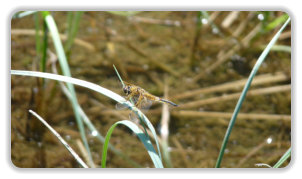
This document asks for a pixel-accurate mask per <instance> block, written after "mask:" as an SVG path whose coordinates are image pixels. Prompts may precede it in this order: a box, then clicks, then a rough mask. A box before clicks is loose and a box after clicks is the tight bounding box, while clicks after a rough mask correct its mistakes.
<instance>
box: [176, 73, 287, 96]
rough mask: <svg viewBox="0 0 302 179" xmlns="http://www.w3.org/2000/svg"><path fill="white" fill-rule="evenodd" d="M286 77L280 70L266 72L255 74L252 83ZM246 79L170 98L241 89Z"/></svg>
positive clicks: (269, 81) (281, 79)
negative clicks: (273, 72)
mask: <svg viewBox="0 0 302 179" xmlns="http://www.w3.org/2000/svg"><path fill="white" fill-rule="evenodd" d="M288 79H289V78H288V76H286V75H285V73H282V72H277V73H275V74H272V73H268V74H263V75H258V76H256V77H255V78H254V80H253V82H252V85H253V86H256V85H262V84H265V83H273V82H281V81H285V80H288ZM246 81H247V78H245V79H242V80H238V81H233V82H228V83H224V84H220V85H214V86H210V87H205V88H201V89H197V90H192V91H187V92H184V93H182V94H178V95H175V96H172V97H171V99H174V100H175V99H184V98H189V97H194V96H198V95H200V94H206V93H215V92H222V91H226V90H231V89H234V90H235V89H241V87H242V86H244V85H245V83H246Z"/></svg>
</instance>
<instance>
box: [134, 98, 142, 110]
mask: <svg viewBox="0 0 302 179" xmlns="http://www.w3.org/2000/svg"><path fill="white" fill-rule="evenodd" d="M142 100H143V95H139V97H138V99H137V101H136V104H135V106H136V107H139V108H140V105H141V103H142Z"/></svg>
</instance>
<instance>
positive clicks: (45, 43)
mask: <svg viewBox="0 0 302 179" xmlns="http://www.w3.org/2000/svg"><path fill="white" fill-rule="evenodd" d="M47 49H48V28H47V25H46V22H45V21H43V45H42V49H41V50H42V58H41V71H42V72H45V71H46V60H47Z"/></svg>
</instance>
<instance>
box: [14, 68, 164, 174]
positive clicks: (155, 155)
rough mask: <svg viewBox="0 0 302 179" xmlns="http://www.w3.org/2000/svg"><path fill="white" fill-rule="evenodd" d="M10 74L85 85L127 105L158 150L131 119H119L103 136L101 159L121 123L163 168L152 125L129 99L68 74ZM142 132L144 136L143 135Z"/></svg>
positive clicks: (18, 72) (16, 71)
mask: <svg viewBox="0 0 302 179" xmlns="http://www.w3.org/2000/svg"><path fill="white" fill-rule="evenodd" d="M11 74H12V75H23V76H32V77H40V78H47V79H52V80H57V81H61V82H65V83H69V84H75V85H79V86H82V87H86V88H89V89H91V90H94V91H96V92H99V93H101V94H103V95H105V96H107V97H109V98H111V99H113V100H115V101H117V102H119V103H122V104H125V105H127V106H129V108H130V109H132V110H133V111H134V112H135V113H136V114H137V115H138V116H141V117H142V121H143V122H144V123H145V124H146V126H147V127H148V128H149V129H150V130H151V132H152V134H153V135H154V138H155V141H156V145H157V148H158V152H156V151H155V149H154V148H153V146H152V144H151V140H150V138H147V137H146V136H145V134H144V133H143V132H142V131H141V130H140V129H139V128H138V127H137V126H136V125H135V124H134V123H133V122H131V121H127V122H125V121H119V122H117V123H115V124H114V125H112V127H111V128H110V130H109V131H108V133H107V135H106V138H105V142H104V144H105V145H104V147H105V148H104V150H105V153H104V154H103V155H102V156H103V157H104V159H103V161H104V160H106V156H107V148H108V143H109V139H110V136H111V134H112V132H113V130H114V128H115V127H116V126H117V125H118V124H123V125H125V126H127V127H128V128H129V129H131V130H132V131H133V132H134V133H135V134H136V135H137V136H138V137H139V139H140V140H141V141H142V142H143V143H144V145H145V147H146V149H147V151H148V153H149V155H150V157H151V159H152V161H153V163H154V165H155V167H156V168H163V164H162V160H161V155H160V150H159V144H158V140H157V138H156V132H155V129H154V127H153V126H152V124H151V123H150V121H149V120H148V118H147V117H146V116H145V115H144V114H143V113H142V112H141V111H140V110H139V109H137V108H136V107H135V106H133V104H132V103H131V102H129V101H125V99H124V98H123V97H122V96H120V95H118V94H116V93H114V92H112V91H110V90H108V89H106V88H103V87H101V86H99V85H96V84H93V83H90V82H87V81H83V80H79V79H75V78H72V77H68V76H61V75H56V74H51V73H43V72H34V71H22V70H11ZM142 134H143V135H144V136H145V137H143V136H142Z"/></svg>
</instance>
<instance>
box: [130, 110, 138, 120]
mask: <svg viewBox="0 0 302 179" xmlns="http://www.w3.org/2000/svg"><path fill="white" fill-rule="evenodd" d="M129 119H130V120H132V121H135V122H137V121H138V117H137V115H136V114H135V113H134V112H133V111H131V112H130V113H129Z"/></svg>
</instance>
